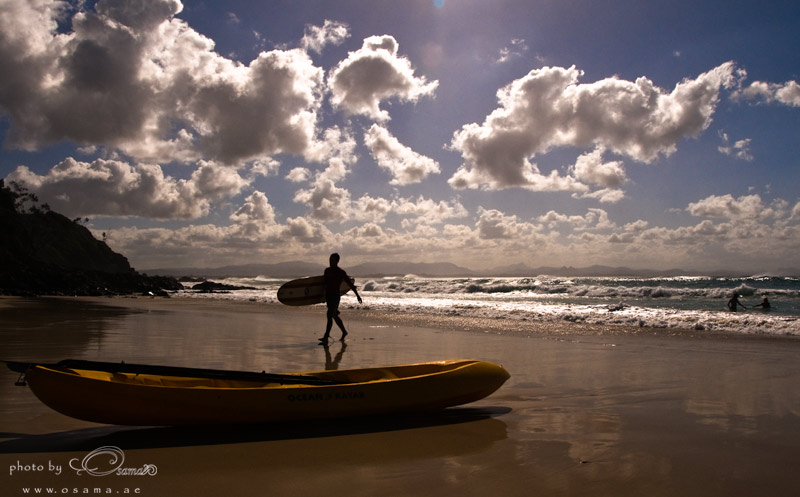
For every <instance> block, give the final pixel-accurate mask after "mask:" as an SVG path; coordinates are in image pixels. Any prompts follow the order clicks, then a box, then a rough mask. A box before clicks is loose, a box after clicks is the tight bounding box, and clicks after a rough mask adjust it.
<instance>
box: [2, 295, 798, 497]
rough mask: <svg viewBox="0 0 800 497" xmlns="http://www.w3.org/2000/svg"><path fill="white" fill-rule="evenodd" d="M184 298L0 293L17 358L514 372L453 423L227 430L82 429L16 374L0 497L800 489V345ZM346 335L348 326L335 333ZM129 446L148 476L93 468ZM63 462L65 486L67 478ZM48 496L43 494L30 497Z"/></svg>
mask: <svg viewBox="0 0 800 497" xmlns="http://www.w3.org/2000/svg"><path fill="white" fill-rule="evenodd" d="M342 316H343V319H344V320H345V323H346V324H348V325H349V326H348V328H349V331H350V335H349V336H348V339H347V341H346V342H345V343H341V342H334V343H332V344H331V346H330V347H329V348H328V349H327V350H326V349H325V348H323V347H320V346H318V345H316V338H317V337H319V336H321V334H322V332H323V331H324V329H323V327H324V309H322V308H320V307H312V308H287V307H283V306H277V305H263V304H256V303H250V302H239V303H236V302H223V301H211V300H186V299H148V298H138V299H134V298H115V299H68V298H66V299H36V300H22V299H10V298H2V299H0V350H2V351H3V352H2V355H3V357H2V358H3V359H10V360H38V361H56V360H60V359H63V358H68V357H69V358H84V359H94V360H112V361H115V360H125V361H127V362H146V363H156V364H174V365H184V366H198V367H220V368H231V369H251V370H258V371H260V370H262V369H266V370H268V371H275V372H280V371H298V370H319V369H326V368H334V367H338V368H342V369H344V368H354V367H362V366H372V365H388V364H401V363H408V362H419V361H428V360H438V359H446V358H455V357H466V358H477V359H482V360H487V361H491V362H496V363H499V364H502V365H504V366H505V367H506V369H508V370H509V372H510V373H511V375H512V377H511V379H510V380H509V381H508V382H507V383H506V384H505V385H504V386H503V387H502V388H501V389H500V390H499V391H498V392H496V393H495V394H493V395H492V396H490V397H488V398H486V399H484V400H482V401H479V402H476V403H474V404H471V405H469V406H465V407H463V408H456V409H450V410H446V411H443V412H442V413H439V414H436V415H425V416H404V417H396V418H381V419H370V420H363V419H362V420H350V421H328V422H324V423H318V424H314V425H307V424H306V425H303V424H284V425H273V426H259V427H223V428H135V427H118V426H106V425H97V424H92V423H86V422H82V421H78V420H73V419H71V418H67V417H65V416H62V415H60V414H58V413H55V412H53V411H51V410H49V409H48V408H47V407H45V406H43V405H42V404H41V403H40V402H38V400H37V399H36V398H35V397H34V396H33V395H32V394H31V392H30V391H29V390H28V389H27V388H21V387H15V386H14V385H13V383H14V381H15V380H16V377H17V375H16V374H14V373H12V372H10V371H8V370H3V371H2V372H0V399H2V404H0V474H2V475H3V476H2V479H0V488H2V495H4V496H5V495H10V496H13V495H25V494H24V490H23V489H24V488H30V489H34V488H37V487H41V488H52V489H54V491H55V493H58V494H63V493H69V494H75V493H77V494H83V493H84V492H85V491H87V493H91V494H94V489H96V488H99V489H101V490H102V492H101V493H103V494H106V493H112V494H124V493H125V492H126V491H128V492H130V493H134V492H135V490H136V489H139V491H140V492H139V495H147V496H184V495H186V496H206V495H207V496H223V495H224V496H226V497H227V496H231V497H233V496H255V495H273V496H283V495H292V496H306V495H308V496H319V495H354V496H370V497H372V496H377V495H408V494H416V495H459V496H462V495H486V494H487V493H488V494H490V495H503V496H506V495H508V496H517V495H519V496H529V495H548V496H552V495H613V496H628V495H630V496H661V495H663V496H675V495H682V496H711V495H719V496H723V495H724V496H752V495H771V496H778V495H798V494H799V492H800V482H798V480H797V479H796V478H794V477H793V475H792V471H791V465H792V463H793V462H794V460H795V459H796V455H797V454H798V453H800V388H798V385H800V360H798V359H800V341H798V340H795V339H786V338H769V337H755V338H753V337H748V338H744V337H732V336H726V335H715V336H706V335H702V334H698V333H695V332H686V333H672V332H670V334H669V335H667V334H666V333H667V332H665V331H664V330H647V329H638V328H637V329H625V328H614V329H605V328H604V329H599V328H589V327H584V326H581V325H577V324H575V323H564V324H563V325H562V326H559V327H557V328H554V327H552V326H548V327H546V328H545V327H542V326H538V325H536V324H535V323H518V326H515V327H514V329H509V328H507V327H506V326H505V323H503V322H500V321H497V320H491V321H487V322H481V321H476V320H470V321H469V322H464V321H459V320H458V318H436V319H432V318H429V317H425V316H400V315H383V314H379V313H376V312H374V311H370V310H368V309H365V308H358V309H345V310H344V311H343V313H342ZM333 335H334V337H336V338H338V332H337V331H334V333H333ZM104 446H114V447H118V448H119V449H121V450H122V451H123V453H124V463H123V464H122V466H123V467H125V468H142V467H145V466H146V465H152V466H154V467H155V468H156V474H151V475H145V476H120V475H115V474H112V475H107V476H97V477H95V476H91V475H87V474H80V475H79V474H77V471H76V470H74V469H72V468H70V461H73V465H75V466H76V467H78V468H80V466H79V463H80V462H81V461H83V460H84V459H85V458H86V457H87V456H88V454H89V453H91V452H92V451H94V450H95V449H98V448H101V447H104ZM59 468H60V474H56V472H57V469H59ZM33 491H34V490H31V493H33Z"/></svg>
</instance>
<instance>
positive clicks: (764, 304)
mask: <svg viewBox="0 0 800 497" xmlns="http://www.w3.org/2000/svg"><path fill="white" fill-rule="evenodd" d="M753 307H760V308H762V309H764V310H767V309H770V308H771V307H772V306H771V305H770V303H769V300H768V299H767V297H764V298H763V299H761V303H760V304H756V305H754V306H753Z"/></svg>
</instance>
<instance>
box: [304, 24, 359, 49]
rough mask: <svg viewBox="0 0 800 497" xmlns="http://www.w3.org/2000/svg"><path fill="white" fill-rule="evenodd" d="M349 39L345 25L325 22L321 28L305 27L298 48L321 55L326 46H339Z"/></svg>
mask: <svg viewBox="0 0 800 497" xmlns="http://www.w3.org/2000/svg"><path fill="white" fill-rule="evenodd" d="M349 37H350V29H349V28H348V26H347V24H345V23H342V22H338V21H330V20H327V19H326V20H325V23H324V24H323V25H322V26H310V25H309V26H306V29H305V34H304V35H303V39H302V40H301V41H300V46H301V47H302V48H303V49H305V50H310V51H312V52H317V53H321V52H322V49H323V48H325V46H326V45H328V44H333V45H341V44H342V43H343V42H344V40H346V39H347V38H349Z"/></svg>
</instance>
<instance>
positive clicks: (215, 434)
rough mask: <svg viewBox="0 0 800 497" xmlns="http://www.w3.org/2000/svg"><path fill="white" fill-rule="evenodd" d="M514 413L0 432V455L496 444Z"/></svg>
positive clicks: (465, 411)
mask: <svg viewBox="0 0 800 497" xmlns="http://www.w3.org/2000/svg"><path fill="white" fill-rule="evenodd" d="M509 412H511V408H508V407H480V408H476V407H461V408H449V409H444V410H442V411H436V412H431V413H423V414H413V415H395V416H384V417H365V418H348V419H339V420H337V419H332V420H326V421H322V422H319V421H315V422H289V423H272V424H264V425H221V426H216V425H214V426H186V427H152V428H148V427H145V428H142V427H123V426H112V425H109V426H98V427H94V428H83V429H78V430H69V431H62V432H55V433H47V434H43V435H29V434H24V433H0V438H5V439H8V440H5V441H3V442H0V453H5V454H15V453H38V452H73V451H84V450H92V449H95V448H97V447H99V446H105V445H114V446H118V447H124V448H125V449H155V448H166V447H192V446H200V445H225V444H237V443H246V442H269V441H276V440H290V439H304V438H320V437H335V436H343V435H357V434H367V433H381V432H392V431H398V430H410V429H418V428H429V427H436V426H447V425H457V424H462V423H471V422H477V421H483V422H484V423H488V424H489V426H484V429H483V430H482V431H483V432H484V433H485V434H489V435H490V436H489V438H490V439H492V440H501V439H504V438H506V436H507V435H506V424H505V423H504V422H502V421H500V420H498V419H494V418H495V417H498V416H502V415H504V414H507V413H509Z"/></svg>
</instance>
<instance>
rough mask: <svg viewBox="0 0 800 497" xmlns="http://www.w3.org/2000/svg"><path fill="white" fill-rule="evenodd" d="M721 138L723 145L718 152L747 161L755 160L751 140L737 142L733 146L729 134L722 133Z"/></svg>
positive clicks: (745, 139) (718, 148)
mask: <svg viewBox="0 0 800 497" xmlns="http://www.w3.org/2000/svg"><path fill="white" fill-rule="evenodd" d="M720 137H721V138H722V145H720V146H719V147H717V150H719V151H720V152H721V153H723V154H725V155H729V156H731V157H736V158H737V159H742V160H746V161H752V160H753V155H752V154H751V153H750V142H751V141H752V140H751V139H750V138H744V139H741V140H736V141H735V142H734V143H733V144H731V143H730V139H729V138H728V134H727V133H724V132H720Z"/></svg>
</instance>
